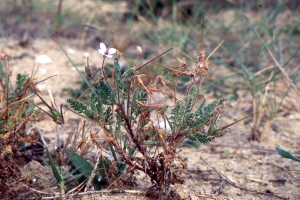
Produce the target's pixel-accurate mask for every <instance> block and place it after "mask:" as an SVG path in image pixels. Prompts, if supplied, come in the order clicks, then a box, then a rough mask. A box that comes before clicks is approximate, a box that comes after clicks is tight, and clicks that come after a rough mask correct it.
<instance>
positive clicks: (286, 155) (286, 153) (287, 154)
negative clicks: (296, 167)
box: [276, 147, 300, 162]
mask: <svg viewBox="0 0 300 200" xmlns="http://www.w3.org/2000/svg"><path fill="white" fill-rule="evenodd" d="M276 151H277V152H278V153H279V155H281V156H282V157H284V158H288V159H291V160H294V161H297V162H300V158H298V157H296V156H294V155H293V154H292V153H290V152H289V151H286V150H283V149H281V148H279V147H276Z"/></svg>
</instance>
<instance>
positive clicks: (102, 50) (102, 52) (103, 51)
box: [98, 49, 106, 56]
mask: <svg viewBox="0 0 300 200" xmlns="http://www.w3.org/2000/svg"><path fill="white" fill-rule="evenodd" d="M105 51H106V50H105V49H98V52H99V53H101V54H102V55H104V56H105Z"/></svg>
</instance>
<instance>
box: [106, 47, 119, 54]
mask: <svg viewBox="0 0 300 200" xmlns="http://www.w3.org/2000/svg"><path fill="white" fill-rule="evenodd" d="M116 52H117V49H115V48H110V49H109V50H108V54H115V53H116Z"/></svg>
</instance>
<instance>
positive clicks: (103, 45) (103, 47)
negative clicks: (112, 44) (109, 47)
mask: <svg viewBox="0 0 300 200" xmlns="http://www.w3.org/2000/svg"><path fill="white" fill-rule="evenodd" d="M100 49H101V50H103V51H106V46H105V44H103V43H102V42H101V43H100Z"/></svg>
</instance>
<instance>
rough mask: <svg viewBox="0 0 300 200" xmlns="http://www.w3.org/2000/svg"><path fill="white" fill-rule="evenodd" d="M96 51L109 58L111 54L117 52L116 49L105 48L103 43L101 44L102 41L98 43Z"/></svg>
mask: <svg viewBox="0 0 300 200" xmlns="http://www.w3.org/2000/svg"><path fill="white" fill-rule="evenodd" d="M98 51H99V53H101V54H102V55H104V56H106V57H109V58H112V54H115V53H116V52H117V50H116V49H115V48H109V49H107V48H106V46H105V44H103V43H102V42H101V43H100V49H98Z"/></svg>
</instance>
